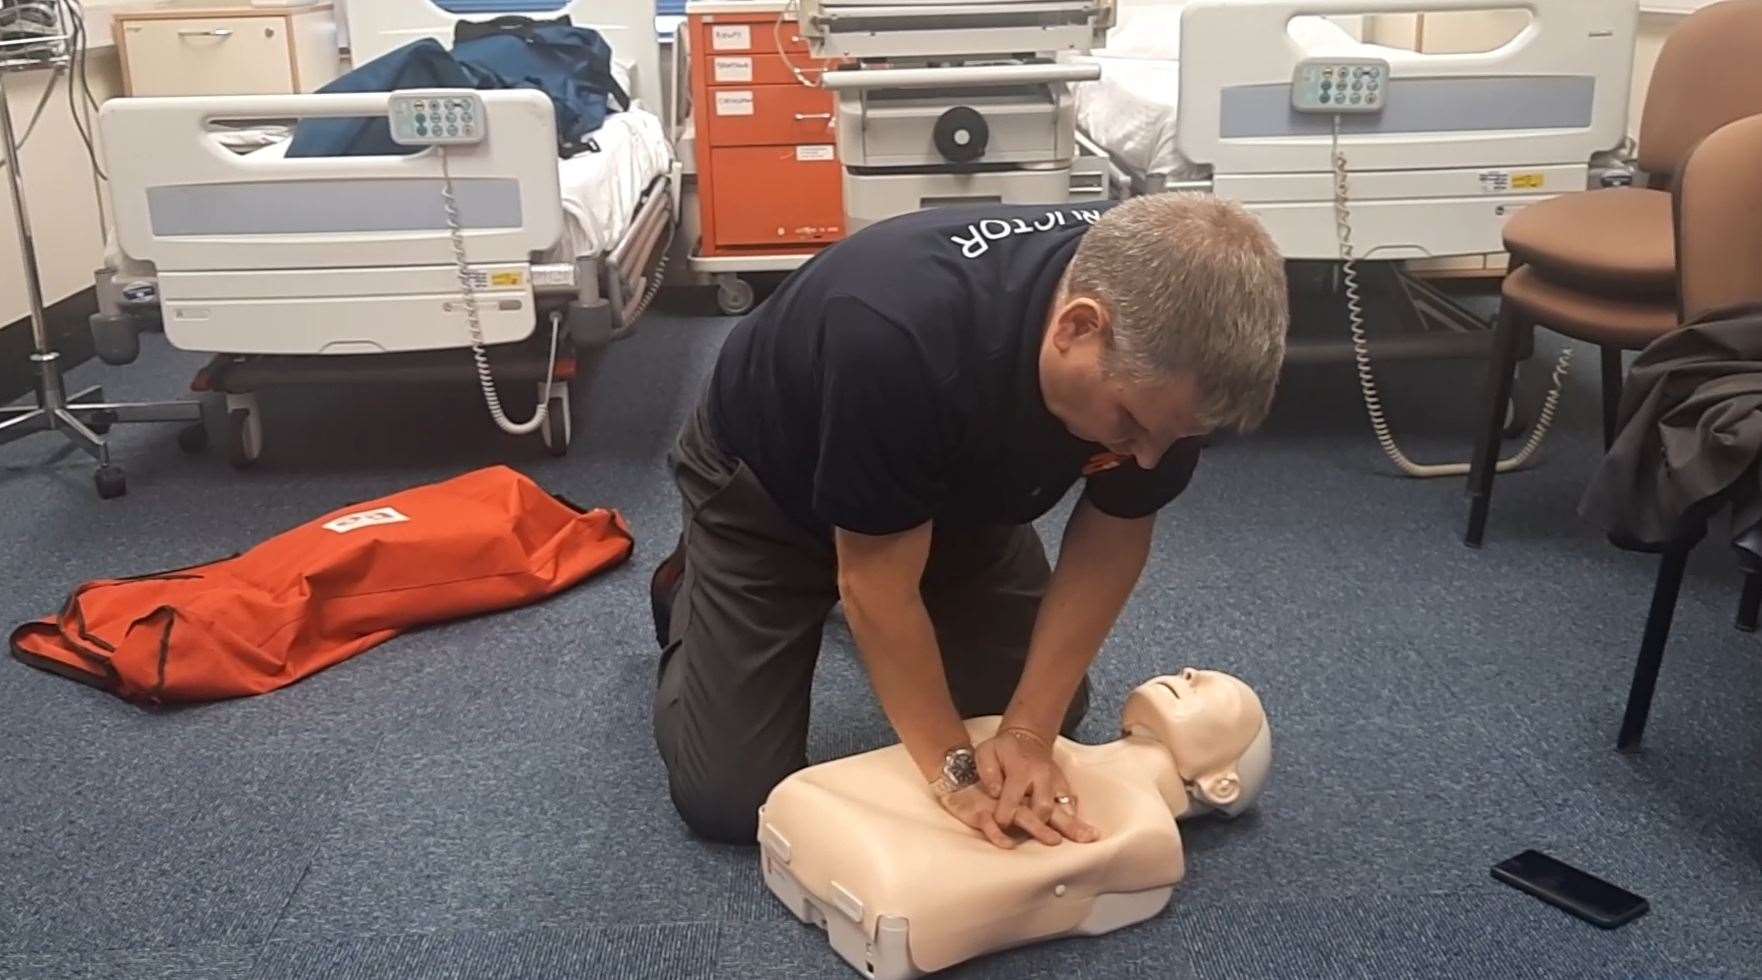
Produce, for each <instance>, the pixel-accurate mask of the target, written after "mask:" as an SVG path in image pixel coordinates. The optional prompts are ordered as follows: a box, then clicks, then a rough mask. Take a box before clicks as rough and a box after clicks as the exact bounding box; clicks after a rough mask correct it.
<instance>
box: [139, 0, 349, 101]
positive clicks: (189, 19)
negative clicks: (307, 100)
mask: <svg viewBox="0 0 1762 980" xmlns="http://www.w3.org/2000/svg"><path fill="white" fill-rule="evenodd" d="M115 30H116V43H117V48H118V50H119V51H120V53H121V55H122V66H123V85H124V90H125V91H126V93H127V94H129V95H136V96H144V95H289V94H293V93H296V92H311V91H313V90H315V89H317V88H320V87H321V86H323V85H325V84H326V83H328V82H329V81H331V80H332V79H334V78H336V77H337V75H338V74H340V73H341V71H342V63H341V58H340V56H339V55H338V52H337V38H336V15H335V13H334V12H333V10H332V9H331V6H330V5H329V4H318V5H315V6H307V7H297V8H287V9H282V8H252V7H223V6H215V5H214V4H212V3H208V4H205V5H197V4H194V3H160V4H157V5H154V6H152V7H146V8H141V9H138V10H129V11H124V12H120V13H118V14H117V15H116V28H115Z"/></svg>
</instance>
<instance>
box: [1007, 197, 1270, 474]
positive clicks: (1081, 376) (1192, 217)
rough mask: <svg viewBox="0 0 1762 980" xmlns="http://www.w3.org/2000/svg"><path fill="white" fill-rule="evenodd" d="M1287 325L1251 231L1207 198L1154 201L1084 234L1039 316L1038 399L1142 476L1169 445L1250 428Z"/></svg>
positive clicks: (1260, 410)
mask: <svg viewBox="0 0 1762 980" xmlns="http://www.w3.org/2000/svg"><path fill="white" fill-rule="evenodd" d="M1289 321H1290V310H1289V301H1288V299H1287V296H1286V292H1285V267H1284V260H1283V259H1282V258H1281V257H1280V255H1279V252H1278V248H1277V246H1276V245H1274V244H1273V241H1272V238H1271V236H1269V235H1268V234H1267V232H1266V229H1265V228H1264V227H1263V226H1262V225H1261V224H1260V222H1259V221H1258V220H1257V219H1256V218H1255V217H1254V216H1253V215H1251V214H1249V213H1248V212H1247V211H1246V210H1244V209H1243V208H1242V207H1241V206H1240V205H1237V204H1234V203H1231V202H1228V201H1225V200H1222V199H1220V198H1217V197H1214V196H1212V195H1209V194H1152V195H1147V196H1144V197H1138V198H1133V199H1131V200H1129V201H1126V202H1124V203H1122V204H1119V205H1116V206H1115V207H1113V208H1112V209H1110V210H1109V211H1108V212H1107V213H1105V214H1103V215H1102V216H1101V220H1100V221H1098V222H1096V224H1095V225H1094V227H1092V228H1090V229H1089V230H1088V231H1086V232H1084V234H1083V239H1082V242H1081V243H1080V244H1079V245H1078V246H1077V253H1076V255H1075V256H1074V257H1073V258H1072V259H1071V264H1070V266H1069V267H1068V268H1067V269H1066V270H1065V275H1064V278H1063V281H1062V282H1061V283H1060V285H1059V290H1058V293H1057V294H1056V295H1055V296H1054V298H1053V301H1052V306H1051V309H1050V310H1049V311H1048V313H1047V322H1046V330H1045V335H1044V338H1043V340H1042V342H1041V347H1040V392H1041V397H1042V398H1043V399H1044V400H1045V402H1046V407H1047V409H1048V411H1050V412H1051V413H1052V414H1053V415H1054V416H1055V417H1057V418H1058V420H1059V421H1060V422H1062V423H1064V426H1065V428H1066V429H1068V430H1070V432H1071V434H1072V435H1075V436H1076V437H1077V438H1079V439H1083V440H1085V441H1088V442H1093V443H1097V444H1099V445H1102V446H1105V447H1106V448H1107V449H1108V450H1110V451H1111V452H1115V453H1119V454H1121V455H1125V456H1131V457H1133V458H1134V459H1136V460H1137V463H1138V465H1139V466H1141V467H1143V468H1145V469H1151V468H1153V467H1155V466H1156V464H1157V462H1158V461H1159V460H1160V459H1161V458H1162V455H1163V453H1165V452H1167V451H1168V448H1169V447H1170V446H1171V445H1173V444H1174V443H1175V442H1177V441H1179V440H1181V439H1184V438H1188V437H1191V436H1198V435H1204V434H1206V433H1209V432H1213V431H1215V430H1218V429H1234V430H1237V431H1248V430H1250V429H1253V428H1255V427H1256V426H1258V425H1259V424H1260V422H1261V420H1262V419H1264V418H1265V417H1266V414H1267V411H1268V410H1269V409H1270V407H1271V405H1272V398H1273V393H1274V389H1275V387H1276V385H1277V382H1278V376H1279V370H1280V367H1281V365H1282V364H1283V362H1284V357H1285V333H1286V329H1287V327H1288V325H1289Z"/></svg>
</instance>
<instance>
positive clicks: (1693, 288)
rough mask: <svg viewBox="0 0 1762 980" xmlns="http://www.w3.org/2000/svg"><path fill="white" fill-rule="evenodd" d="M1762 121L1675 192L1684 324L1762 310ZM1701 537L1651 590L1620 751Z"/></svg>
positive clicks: (1745, 616) (1690, 171) (1697, 157)
mask: <svg viewBox="0 0 1762 980" xmlns="http://www.w3.org/2000/svg"><path fill="white" fill-rule="evenodd" d="M1759 174H1762V115H1755V116H1751V117H1749V118H1747V119H1742V120H1739V121H1738V122H1734V123H1731V124H1729V125H1726V126H1723V127H1721V128H1720V129H1719V130H1717V131H1716V132H1714V133H1713V135H1711V136H1709V137H1707V138H1706V139H1705V140H1703V141H1702V142H1701V143H1700V144H1699V145H1698V146H1697V147H1695V148H1694V150H1693V152H1692V153H1691V154H1690V156H1689V158H1688V161H1687V162H1686V163H1685V164H1684V165H1683V167H1682V172H1681V173H1680V174H1679V175H1678V178H1677V183H1676V189H1675V195H1674V197H1675V208H1674V211H1675V225H1676V228H1675V231H1676V239H1675V240H1676V250H1677V266H1678V273H1677V298H1678V303H1679V306H1680V309H1679V312H1680V314H1681V316H1682V319H1683V322H1684V323H1694V322H1697V321H1702V320H1706V319H1708V318H1715V317H1718V316H1721V315H1723V314H1726V313H1731V312H1735V311H1751V310H1755V309H1757V308H1758V307H1762V179H1758V175H1759ZM1698 541H1699V538H1696V539H1693V540H1689V541H1684V542H1680V543H1677V544H1674V545H1672V546H1670V547H1669V548H1667V549H1666V550H1665V551H1664V554H1663V557H1662V558H1661V559H1660V561H1659V565H1658V580H1657V584H1656V585H1655V586H1654V587H1653V589H1652V605H1651V613H1650V615H1649V616H1648V617H1647V620H1646V631H1645V634H1644V638H1643V639H1642V640H1641V641H1640V657H1639V662H1638V664H1637V665H1636V666H1635V668H1634V680H1633V687H1632V689H1631V690H1630V691H1629V692H1628V700H1627V712H1626V714H1625V715H1624V716H1623V718H1622V723H1621V734H1620V735H1619V736H1618V737H1617V738H1616V747H1617V748H1619V749H1621V750H1622V751H1624V752H1631V751H1634V750H1636V749H1638V748H1639V746H1640V735H1641V733H1643V732H1644V731H1645V727H1646V716H1647V715H1648V714H1649V713H1650V711H1651V706H1652V690H1653V687H1654V686H1655V685H1656V684H1657V681H1658V667H1659V665H1660V663H1661V662H1662V661H1663V657H1664V644H1665V641H1666V639H1668V637H1669V635H1670V621H1671V619H1672V617H1673V616H1674V614H1675V611H1676V599H1677V594H1678V592H1679V591H1680V590H1681V588H1682V579H1683V571H1684V569H1685V568H1686V567H1687V565H1688V558H1689V553H1690V552H1691V551H1693V550H1694V547H1695V544H1696V543H1697V542H1698ZM1738 553H1739V555H1740V556H1742V557H1743V558H1747V559H1748V564H1749V566H1750V567H1748V568H1746V569H1745V571H1746V581H1745V585H1744V597H1743V601H1742V603H1741V604H1740V607H1739V610H1738V625H1739V626H1740V627H1741V628H1747V629H1754V628H1755V626H1756V611H1757V604H1758V601H1762V567H1758V566H1757V563H1756V561H1755V558H1756V556H1755V554H1754V553H1753V552H1751V551H1749V550H1747V549H1744V548H1740V549H1738Z"/></svg>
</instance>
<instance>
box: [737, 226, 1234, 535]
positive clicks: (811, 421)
mask: <svg viewBox="0 0 1762 980" xmlns="http://www.w3.org/2000/svg"><path fill="white" fill-rule="evenodd" d="M1104 210H1106V205H1101V206H1093V207H1073V206H1059V207H1049V206H1045V205H1038V206H1007V205H976V206H964V207H956V208H938V209H932V210H926V211H918V212H913V213H910V214H906V215H902V216H900V217H896V218H891V219H888V220H886V221H883V222H880V223H877V224H874V225H871V226H869V227H868V228H865V229H863V230H862V231H860V232H858V233H856V234H854V235H852V236H850V237H849V238H847V239H845V240H844V241H841V242H839V243H837V244H836V245H833V246H831V247H830V248H827V249H825V250H824V251H822V252H821V253H820V254H818V255H816V256H815V257H814V258H813V259H812V260H810V261H809V262H808V263H807V264H806V265H804V266H802V267H801V268H800V269H798V270H796V272H795V273H794V274H792V275H791V276H790V277H789V279H788V280H787V281H785V282H784V283H783V285H781V286H780V287H779V288H778V290H777V291H776V293H774V294H773V295H772V296H771V298H770V299H769V300H767V301H766V302H765V303H764V304H763V305H762V306H760V307H759V308H758V309H756V310H754V311H753V312H752V313H750V314H748V315H747V316H746V318H745V319H743V320H742V321H741V322H740V323H739V324H738V325H736V326H735V328H734V331H733V332H732V333H731V334H730V335H729V337H728V340H727V342H726V344H725V345H724V346H723V348H722V352H721V355H720V357H719V358H718V360H717V363H716V368H715V374H714V377H713V379H712V381H711V388H710V395H709V397H710V418H711V423H712V426H713V429H714V431H715V433H716V436H717V438H718V440H719V441H720V443H721V444H722V448H723V449H724V450H726V451H727V452H729V453H731V454H732V455H734V456H735V457H737V458H738V459H739V460H741V461H742V462H744V463H745V464H746V465H747V467H748V468H749V469H750V470H751V471H752V473H753V475H754V476H755V477H757V478H758V480H759V482H760V483H761V484H762V485H763V486H764V487H765V489H766V490H767V491H768V492H769V493H770V495H771V496H772V497H773V498H774V499H775V500H776V502H777V504H778V505H779V506H780V507H781V508H782V509H783V511H784V512H785V513H786V514H788V515H789V516H790V517H791V518H792V519H793V520H795V521H796V522H797V523H798V524H800V525H802V526H803V527H805V528H807V529H809V530H811V531H815V532H817V533H830V530H831V528H833V527H842V528H845V529H846V530H850V531H856V532H859V533H863V534H891V533H895V532H898V531H904V530H908V529H910V528H914V527H917V526H918V525H920V524H923V523H924V522H926V521H934V522H936V523H937V524H939V525H957V526H958V525H969V526H970V525H981V524H1026V523H1028V522H1030V521H1033V520H1035V519H1036V518H1038V517H1040V516H1041V515H1043V514H1045V513H1046V512H1047V511H1048V510H1050V509H1051V508H1052V507H1053V506H1055V505H1056V504H1057V503H1058V502H1059V500H1061V499H1062V498H1063V497H1064V495H1065V493H1066V492H1067V491H1068V490H1069V489H1070V488H1071V486H1072V485H1073V484H1074V483H1075V482H1076V481H1077V480H1078V479H1080V478H1083V475H1084V470H1085V469H1086V468H1088V467H1089V466H1090V463H1091V461H1093V460H1097V459H1100V458H1102V457H1106V456H1109V455H1110V454H1108V453H1107V450H1106V449H1105V447H1102V446H1099V445H1096V444H1094V443H1090V442H1085V441H1084V440H1081V439H1078V438H1077V437H1075V436H1073V435H1071V433H1070V431H1069V430H1067V429H1066V428H1065V427H1064V425H1063V424H1062V423H1061V422H1059V420H1058V419H1057V417H1056V416H1054V415H1053V414H1052V413H1051V412H1050V411H1048V410H1047V408H1046V403H1045V401H1044V400H1043V398H1042V397H1041V393H1040V371H1039V358H1040V348H1041V343H1042V340H1043V339H1044V337H1045V328H1046V318H1047V314H1048V312H1049V308H1050V306H1051V303H1052V300H1053V296H1054V294H1055V292H1056V290H1057V288H1058V283H1059V279H1060V277H1061V276H1062V275H1063V273H1064V270H1065V267H1066V266H1067V265H1068V264H1069V263H1070V260H1071V257H1072V255H1073V254H1075V252H1076V249H1077V244H1078V242H1079V241H1080V240H1081V237H1082V234H1083V232H1084V231H1086V230H1087V229H1088V228H1089V227H1090V226H1091V225H1092V224H1093V223H1094V222H1095V221H1097V220H1099V219H1100V216H1101V214H1102V212H1103V211H1104ZM1200 444H1201V443H1200V440H1197V439H1188V440H1183V441H1181V442H1179V443H1176V444H1175V446H1174V447H1172V448H1171V449H1170V450H1169V451H1168V453H1167V454H1165V455H1164V457H1163V459H1162V461H1161V463H1160V464H1159V465H1158V466H1157V468H1156V469H1155V470H1151V471H1146V470H1143V469H1141V468H1139V467H1138V466H1137V465H1136V464H1135V463H1133V462H1131V461H1129V460H1128V461H1125V462H1123V463H1119V464H1118V465H1115V466H1114V467H1113V468H1111V469H1106V470H1101V471H1099V472H1096V473H1094V475H1091V476H1089V477H1088V478H1087V480H1088V482H1087V486H1086V488H1085V490H1084V493H1085V496H1086V497H1087V498H1088V499H1089V500H1090V501H1091V502H1092V503H1093V504H1094V505H1095V506H1096V507H1097V508H1099V509H1100V510H1102V511H1103V512H1105V513H1108V514H1112V515H1114V516H1116V517H1128V518H1129V517H1142V516H1145V515H1147V514H1151V513H1154V512H1155V511H1156V510H1158V509H1160V508H1161V507H1162V506H1163V505H1164V504H1166V503H1168V502H1169V501H1170V500H1172V499H1174V497H1175V496H1176V495H1178V494H1179V493H1180V492H1181V491H1182V490H1183V489H1185V488H1186V486H1187V483H1188V481H1189V480H1190V479H1191V478H1192V474H1193V468H1194V466H1195V464H1196V463H1197V462H1198V457H1199V449H1200Z"/></svg>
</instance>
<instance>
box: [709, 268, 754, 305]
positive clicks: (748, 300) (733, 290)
mask: <svg viewBox="0 0 1762 980" xmlns="http://www.w3.org/2000/svg"><path fill="white" fill-rule="evenodd" d="M716 306H717V307H719V308H720V309H721V310H722V312H723V313H725V314H727V315H728V316H740V315H741V314H743V313H746V312H747V311H749V310H751V309H752V308H753V287H752V283H749V282H747V281H746V280H745V279H742V278H740V277H739V276H737V275H734V274H732V273H727V274H724V275H722V276H721V278H720V281H718V282H717V284H716Z"/></svg>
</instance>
